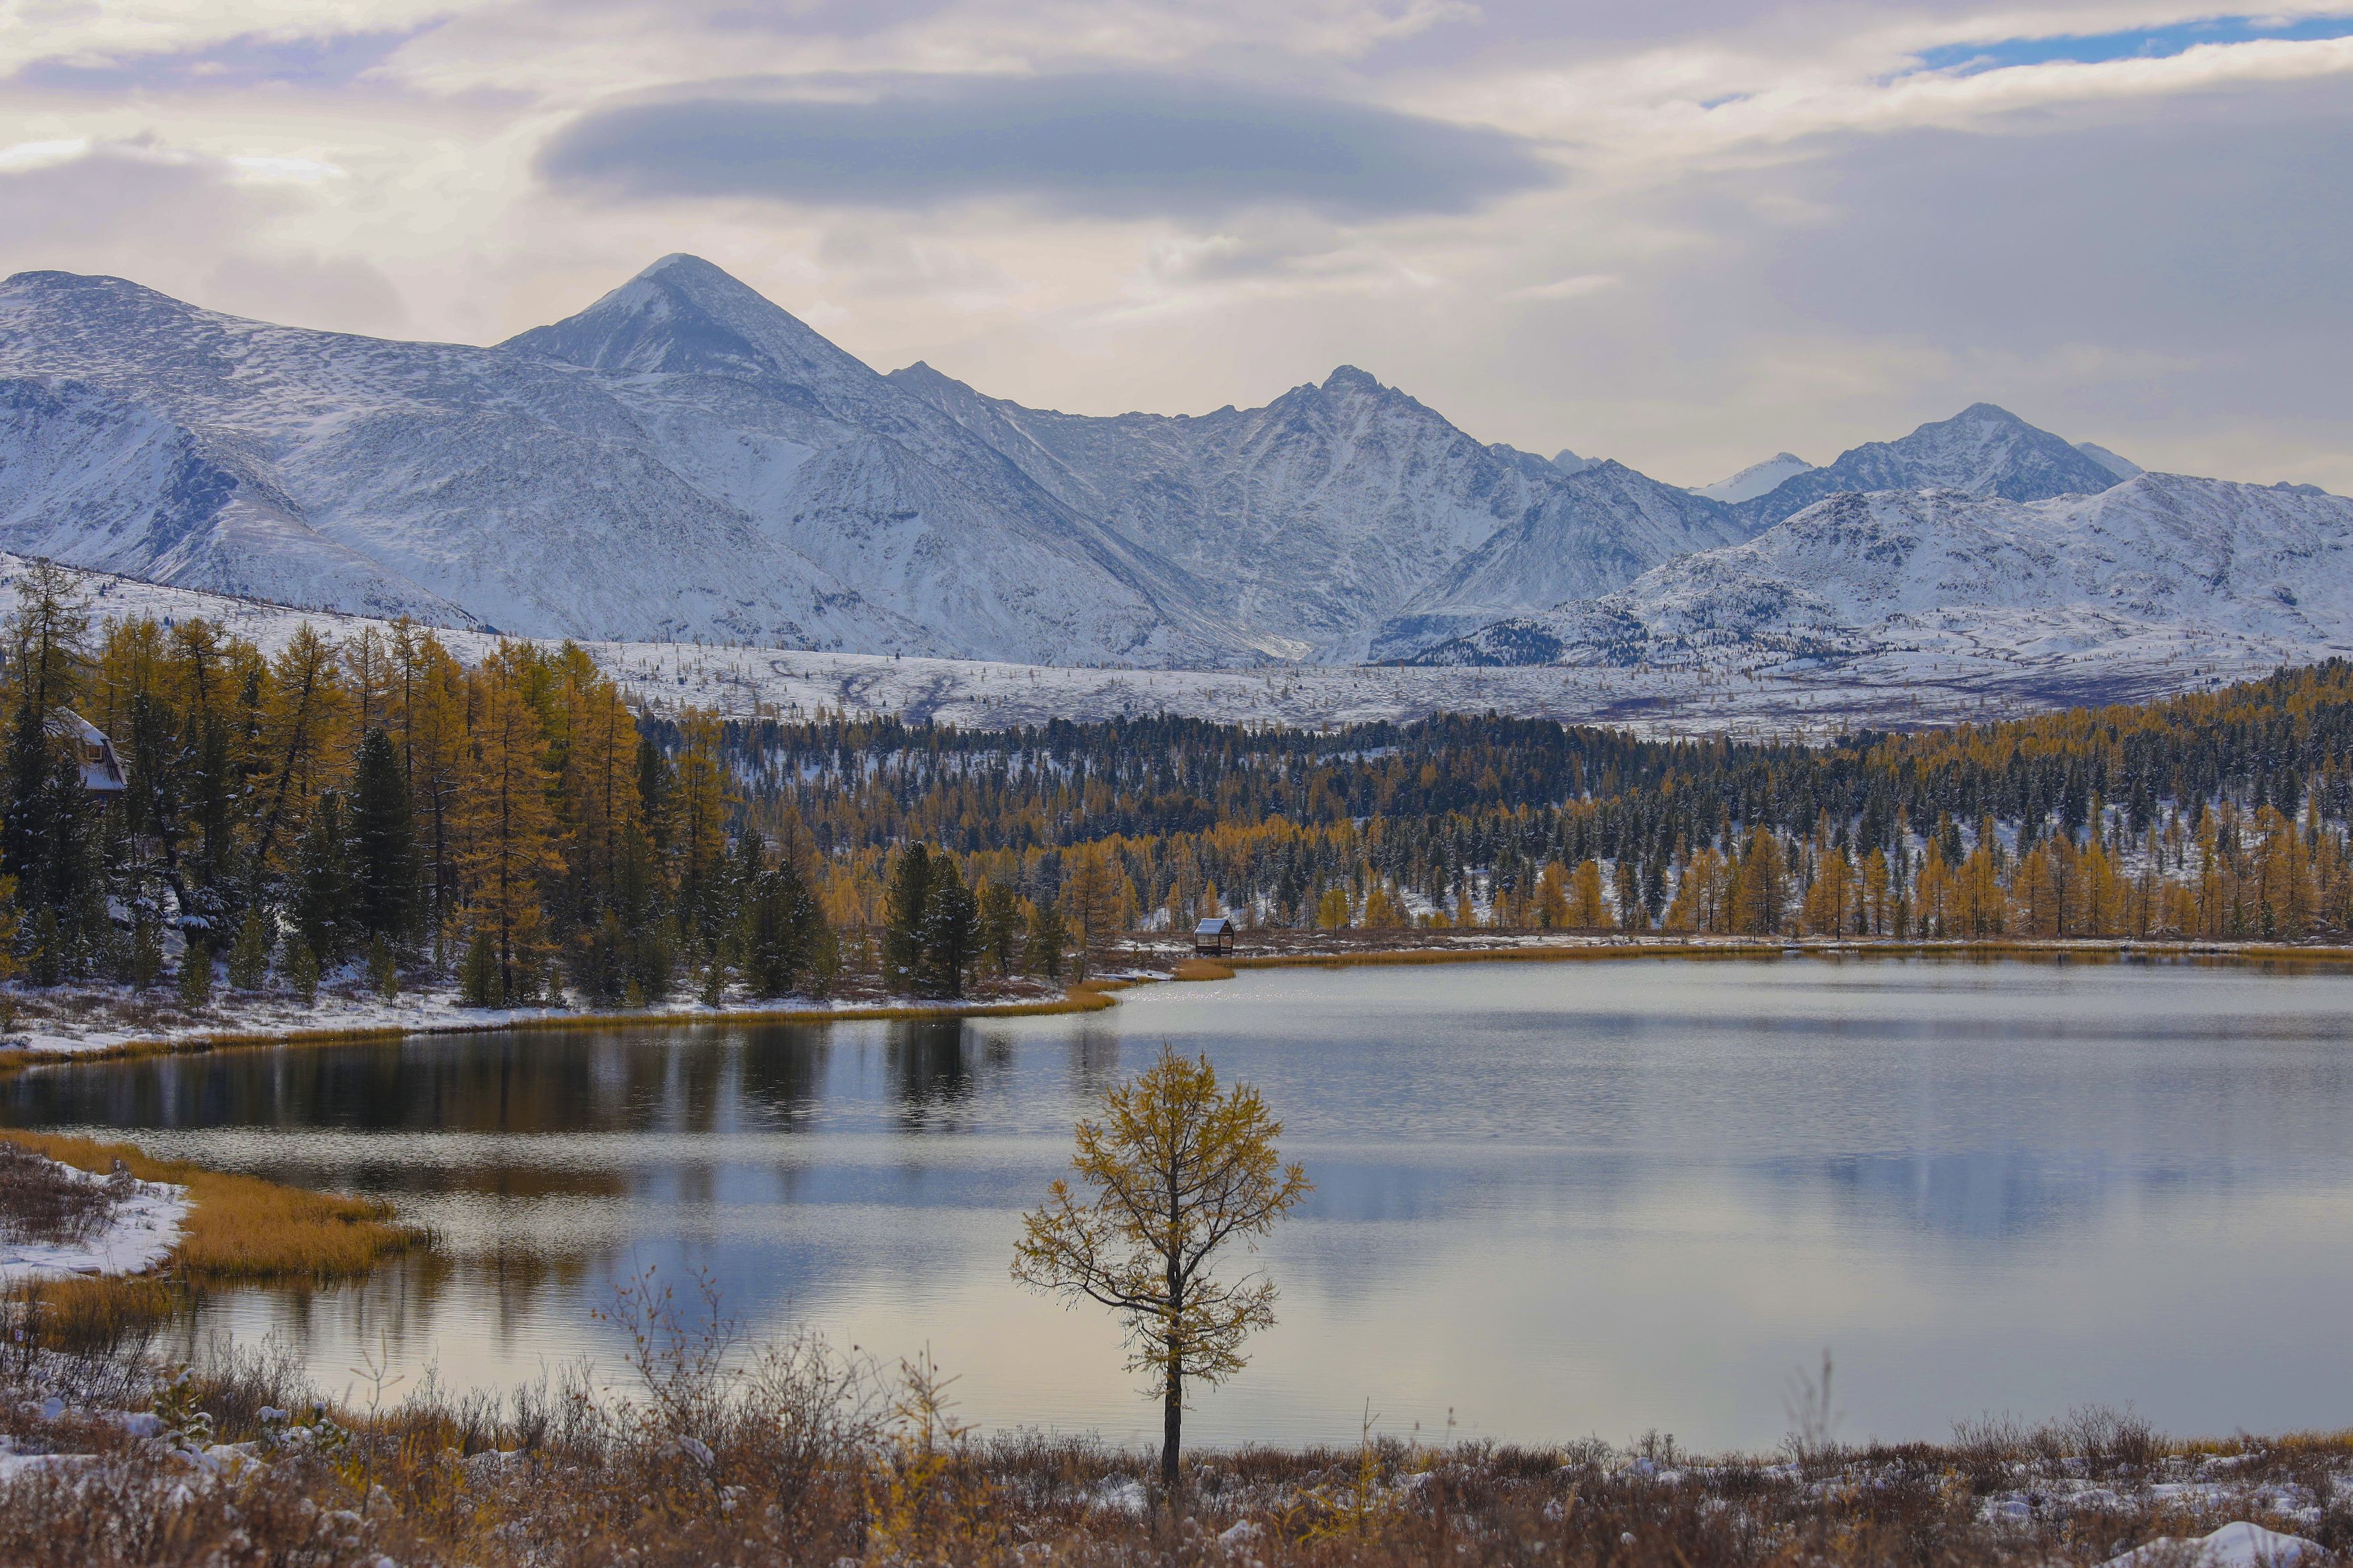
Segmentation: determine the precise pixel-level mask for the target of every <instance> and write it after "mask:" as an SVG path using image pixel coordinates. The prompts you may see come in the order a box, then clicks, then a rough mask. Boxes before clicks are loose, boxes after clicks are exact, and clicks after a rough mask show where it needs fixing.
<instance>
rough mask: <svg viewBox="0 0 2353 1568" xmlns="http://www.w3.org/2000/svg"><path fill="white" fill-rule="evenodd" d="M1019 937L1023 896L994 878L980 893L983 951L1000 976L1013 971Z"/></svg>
mask: <svg viewBox="0 0 2353 1568" xmlns="http://www.w3.org/2000/svg"><path fill="white" fill-rule="evenodd" d="M1020 938H1021V898H1020V895H1019V894H1018V893H1016V892H1015V891H1014V890H1013V889H1012V888H1011V887H1010V886H1009V885H1008V884H1006V883H1004V882H1000V881H998V880H997V879H996V878H994V877H991V878H990V879H988V883H987V886H986V887H984V888H982V889H981V892H980V952H981V956H982V957H983V958H985V959H986V960H987V963H988V966H989V968H990V969H991V970H992V971H993V972H994V973H997V975H998V976H999V977H1002V976H1004V975H1008V974H1010V973H1013V948H1014V944H1015V943H1016V942H1018V941H1019V940H1020Z"/></svg>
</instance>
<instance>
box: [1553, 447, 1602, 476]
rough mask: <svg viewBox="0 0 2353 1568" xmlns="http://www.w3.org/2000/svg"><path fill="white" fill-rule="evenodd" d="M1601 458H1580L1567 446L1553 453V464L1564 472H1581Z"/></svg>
mask: <svg viewBox="0 0 2353 1568" xmlns="http://www.w3.org/2000/svg"><path fill="white" fill-rule="evenodd" d="M1600 460H1601V459H1600V458H1580V457H1578V456H1577V454H1576V453H1574V452H1572V451H1570V450H1569V449H1568V448H1567V447H1562V448H1561V449H1560V450H1559V451H1557V452H1555V453H1554V454H1553V455H1552V466H1553V467H1554V468H1558V469H1559V470H1560V471H1561V472H1562V473H1564V474H1581V473H1583V472H1585V470H1586V469H1588V468H1591V467H1593V465H1594V464H1596V463H1598V462H1599V461H1600Z"/></svg>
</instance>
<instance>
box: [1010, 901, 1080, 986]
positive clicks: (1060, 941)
mask: <svg viewBox="0 0 2353 1568" xmlns="http://www.w3.org/2000/svg"><path fill="white" fill-rule="evenodd" d="M1070 944H1071V942H1070V936H1069V933H1068V932H1067V931H1064V929H1063V926H1062V911H1061V910H1060V908H1058V907H1057V906H1056V905H1055V903H1054V900H1051V899H1040V900H1038V901H1037V902H1036V903H1034V904H1032V905H1030V906H1029V935H1028V936H1027V937H1026V938H1024V939H1023V941H1022V943H1021V962H1022V964H1023V966H1024V967H1025V968H1027V969H1028V970H1029V973H1032V974H1039V975H1043V976H1045V978H1047V979H1049V980H1060V979H1061V978H1062V952H1063V950H1064V949H1066V948H1068V947H1069V946H1070Z"/></svg>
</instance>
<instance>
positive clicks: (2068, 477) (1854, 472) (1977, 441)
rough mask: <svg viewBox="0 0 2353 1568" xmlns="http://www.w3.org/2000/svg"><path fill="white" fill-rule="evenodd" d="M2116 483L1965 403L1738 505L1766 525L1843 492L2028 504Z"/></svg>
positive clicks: (2078, 458) (2003, 418)
mask: <svg viewBox="0 0 2353 1568" xmlns="http://www.w3.org/2000/svg"><path fill="white" fill-rule="evenodd" d="M2115 483H2116V474H2115V473H2113V472H2112V471H2110V470H2109V469H2108V468H2106V467H2105V465H2103V464H2101V463H2100V462H2098V461H2096V460H2094V458H2090V457H2088V456H2086V455H2085V454H2084V453H2083V452H2079V451H2077V450H2076V449H2075V447H2073V446H2072V445H2070V444H2069V443H2068V442H2067V441H2066V440H2065V439H2063V437H2058V436H2054V435H2052V433H2051V432H2050V431H2048V430H2044V429H2042V428H2040V427H2038V426H2032V425H2030V424H2028V423H2027V422H2026V421H2025V420H2023V419H2021V418H2020V417H2019V416H2017V415H2015V414H2012V413H2011V412H2010V410H2009V409H2007V408H2003V407H2000V406H1999V405H1995V404H1991V403H1972V404H1970V405H1968V407H1967V408H1964V409H1962V410H1961V411H1960V412H1959V413H1958V414H1956V415H1954V416H1952V417H1951V418H1949V419H1938V420H1932V421H1930V422H1929V423H1927V424H1926V425H1923V426H1920V427H1919V428H1918V429H1916V430H1915V431H1913V432H1912V434H1910V435H1909V436H1905V437H1899V438H1898V439H1896V440H1893V441H1871V442H1866V443H1864V444H1863V445H1862V446H1860V447H1852V448H1850V449H1849V450H1847V451H1844V452H1841V453H1840V454H1839V457H1838V460H1837V461H1836V462H1834V463H1831V464H1830V465H1829V466H1828V467H1827V468H1813V469H1810V470H1808V471H1806V472H1804V473H1800V474H1795V475H1792V476H1791V477H1790V478H1788V479H1784V480H1782V481H1781V482H1780V483H1779V484H1778V485H1776V486H1775V487H1774V488H1773V489H1769V490H1767V491H1766V492H1765V493H1763V494H1762V495H1759V496H1757V497H1756V498H1755V499H1754V500H1747V501H1743V502H1740V503H1737V504H1739V505H1740V506H1741V508H1742V510H1743V511H1744V512H1745V513H1746V515H1748V516H1749V518H1750V519H1751V521H1753V522H1755V523H1757V524H1758V525H1760V526H1769V525H1770V524H1772V523H1776V522H1778V521H1781V520H1782V519H1783V518H1786V517H1790V516H1794V515H1795V514H1796V513H1798V512H1799V511H1802V510H1805V509H1806V508H1807V507H1810V506H1811V505H1812V504H1813V503H1814V502H1816V501H1818V500H1822V499H1824V498H1825V497H1827V496H1832V495H1837V494H1840V493H1841V492H1847V491H1852V492H1855V493H1859V494H1869V493H1872V492H1874V491H1879V490H1921V489H1949V490H1958V491H1960V492H1961V493H1963V494H1964V495H1968V496H1971V497H1975V498H1977V499H1978V500H1987V499H1989V498H1993V497H2000V499H2001V500H2015V501H2030V500H2055V499H2057V498H2058V497H2060V496H2082V495H2097V494H2098V493H2099V492H2100V491H2102V490H2105V489H2108V488H2109V487H2110V486H2112V485H2114V484H2115Z"/></svg>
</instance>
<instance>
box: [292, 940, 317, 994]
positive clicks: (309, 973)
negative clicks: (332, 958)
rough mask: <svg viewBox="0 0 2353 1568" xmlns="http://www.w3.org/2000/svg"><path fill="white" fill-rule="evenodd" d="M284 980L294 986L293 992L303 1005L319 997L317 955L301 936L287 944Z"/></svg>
mask: <svg viewBox="0 0 2353 1568" xmlns="http://www.w3.org/2000/svg"><path fill="white" fill-rule="evenodd" d="M286 981H287V984H290V985H291V986H293V987H294V994H295V995H297V996H300V997H301V998H302V1005H304V1006H305V1007H308V1006H309V1005H311V1003H313V1002H316V1001H317V1000H318V999H319V955H318V954H317V953H315V952H311V944H310V943H309V942H304V941H303V940H302V939H301V937H296V938H295V939H294V941H293V942H290V944H288V946H287V949H286Z"/></svg>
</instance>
